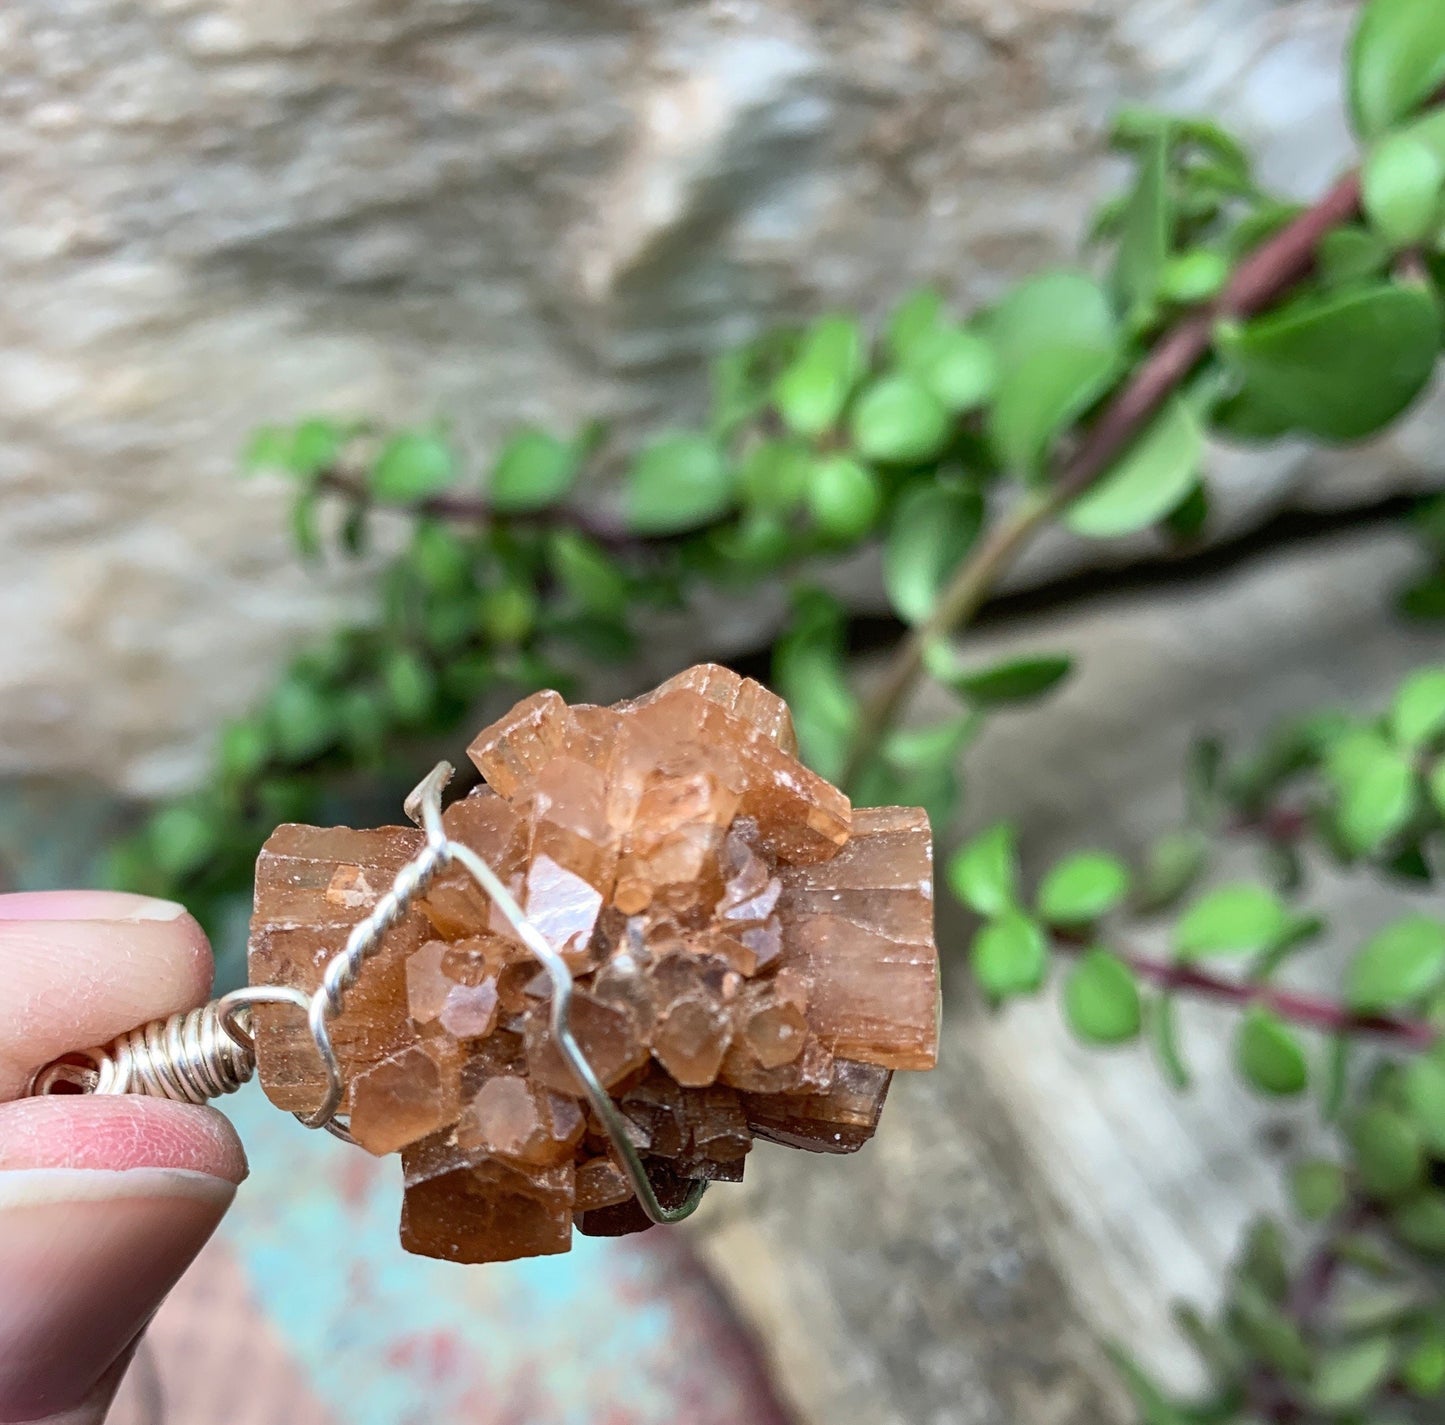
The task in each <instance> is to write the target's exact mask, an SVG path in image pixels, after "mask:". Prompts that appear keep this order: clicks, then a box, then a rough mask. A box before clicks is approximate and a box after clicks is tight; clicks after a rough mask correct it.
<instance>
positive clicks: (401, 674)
mask: <svg viewBox="0 0 1445 1425" xmlns="http://www.w3.org/2000/svg"><path fill="white" fill-rule="evenodd" d="M381 671H382V678H383V680H384V682H385V684H386V692H387V697H388V699H389V700H390V702H391V707H392V710H393V712H395V713H396V715H397V717H398V718H400V719H401V721H403V722H405V723H409V724H412V725H413V726H415V725H419V724H421V723H424V722H426V721H427V719H428V718H430V716H431V713H432V707H433V705H434V701H435V698H436V692H437V686H436V675H435V674H434V673H433V672H432V670H431V668H430V667H428V666H427V664H426V662H425V661H424V660H423V659H422V658H421V657H419V656H418V655H417V654H415V653H413V652H411V651H410V650H409V649H399V650H397V651H396V652H394V653H392V654H390V655H388V657H387V659H386V661H385V662H384V663H383V664H382V670H381Z"/></svg>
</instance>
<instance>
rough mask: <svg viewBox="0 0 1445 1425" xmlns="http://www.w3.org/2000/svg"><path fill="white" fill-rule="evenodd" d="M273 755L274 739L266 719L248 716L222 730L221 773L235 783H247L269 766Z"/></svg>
mask: <svg viewBox="0 0 1445 1425" xmlns="http://www.w3.org/2000/svg"><path fill="white" fill-rule="evenodd" d="M270 757H271V738H270V737H269V736H268V735H267V729H266V725H265V723H264V722H262V721H261V720H260V719H259V718H248V719H246V720H244V721H242V722H233V723H230V724H229V725H228V726H227V727H226V728H225V729H224V730H223V731H222V733H221V745H220V750H219V753H218V757H217V760H218V762H219V764H220V769H221V775H222V776H224V777H226V778H228V779H230V780H231V781H236V782H246V781H249V780H250V779H251V778H252V777H254V776H255V775H256V774H257V773H258V772H260V770H261V769H262V768H263V767H264V766H265V765H266V763H267V762H268V761H269V760H270Z"/></svg>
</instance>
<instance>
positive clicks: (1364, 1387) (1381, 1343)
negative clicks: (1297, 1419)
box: [1309, 1336, 1395, 1411]
mask: <svg viewBox="0 0 1445 1425" xmlns="http://www.w3.org/2000/svg"><path fill="white" fill-rule="evenodd" d="M1394 1361H1395V1345H1394V1342H1393V1341H1391V1339H1390V1338H1389V1337H1388V1336H1372V1337H1367V1338H1366V1339H1365V1340H1363V1341H1352V1342H1350V1344H1349V1345H1346V1346H1340V1347H1337V1348H1336V1349H1335V1350H1333V1351H1327V1352H1326V1353H1325V1354H1324V1355H1323V1356H1321V1357H1320V1360H1319V1363H1318V1365H1317V1366H1316V1367H1315V1377H1314V1380H1313V1382H1312V1383H1311V1385H1310V1392H1309V1393H1310V1400H1311V1401H1312V1402H1313V1404H1314V1405H1315V1407H1316V1408H1317V1409H1319V1410H1326V1411H1341V1410H1353V1409H1355V1408H1356V1407H1358V1406H1361V1405H1364V1404H1366V1403H1367V1402H1368V1401H1369V1400H1370V1399H1371V1398H1372V1397H1373V1396H1374V1395H1375V1393H1376V1392H1377V1391H1378V1390H1379V1389H1380V1387H1381V1386H1383V1385H1384V1384H1385V1382H1386V1381H1387V1380H1388V1379H1389V1377H1390V1370H1391V1367H1392V1366H1393V1365H1394Z"/></svg>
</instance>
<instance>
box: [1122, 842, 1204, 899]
mask: <svg viewBox="0 0 1445 1425" xmlns="http://www.w3.org/2000/svg"><path fill="white" fill-rule="evenodd" d="M1208 863H1209V841H1208V839H1207V838H1206V837H1205V836H1204V835H1203V834H1202V833H1201V832H1199V831H1195V830H1187V831H1176V832H1171V833H1170V834H1169V835H1167V836H1161V837H1160V838H1159V839H1158V840H1157V841H1156V842H1154V844H1153V845H1152V846H1150V848H1149V854H1148V855H1147V857H1146V858H1145V861H1144V873H1143V875H1142V876H1141V878H1140V885H1139V891H1138V895H1137V898H1136V900H1137V908H1138V909H1139V910H1140V911H1141V912H1144V913H1146V914H1147V913H1150V912H1153V911H1160V910H1167V909H1169V907H1170V906H1173V905H1175V904H1177V903H1178V901H1179V900H1180V899H1181V898H1182V897H1183V896H1185V895H1187V894H1188V893H1189V891H1190V890H1191V889H1193V887H1194V884H1195V882H1196V881H1198V879H1199V877H1200V876H1201V875H1202V874H1203V873H1204V869H1205V867H1206V866H1207V865H1208Z"/></svg>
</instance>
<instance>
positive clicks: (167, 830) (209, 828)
mask: <svg viewBox="0 0 1445 1425" xmlns="http://www.w3.org/2000/svg"><path fill="white" fill-rule="evenodd" d="M146 841H147V844H148V846H149V849H150V855H151V860H152V861H153V862H154V863H155V867H156V869H157V870H159V871H162V872H164V873H165V874H166V875H167V876H169V877H173V878H176V879H179V878H181V877H184V876H188V875H190V874H191V873H192V872H193V871H196V870H198V869H199V868H200V867H201V866H203V865H204V864H205V863H206V861H208V860H209V859H210V858H211V856H213V855H214V854H215V852H216V851H217V850H218V849H219V847H220V844H221V835H220V830H219V828H218V827H217V825H216V821H215V818H214V817H213V816H208V815H207V814H206V812H205V811H203V810H202V809H201V808H200V807H198V806H195V805H192V804H191V803H189V802H177V803H175V804H174V805H173V806H168V807H166V808H165V809H164V810H163V811H160V812H157V813H156V815H155V816H154V817H152V818H151V821H150V824H149V825H148V827H147V828H146Z"/></svg>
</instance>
